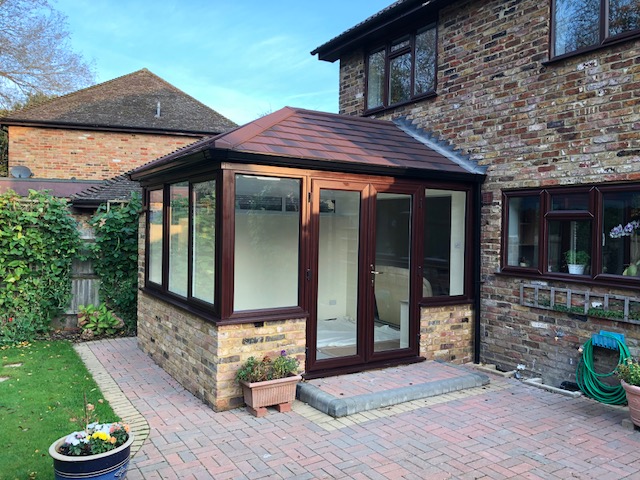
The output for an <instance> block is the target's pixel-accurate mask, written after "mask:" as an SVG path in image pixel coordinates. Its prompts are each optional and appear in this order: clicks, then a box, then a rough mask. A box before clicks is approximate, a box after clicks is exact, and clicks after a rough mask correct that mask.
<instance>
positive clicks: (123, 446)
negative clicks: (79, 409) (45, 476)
mask: <svg viewBox="0 0 640 480" xmlns="http://www.w3.org/2000/svg"><path fill="white" fill-rule="evenodd" d="M93 410H94V406H93V405H92V404H90V403H87V402H86V397H85V411H84V421H85V428H84V430H80V431H77V432H73V433H70V434H69V435H66V436H64V437H62V438H59V439H58V440H56V441H55V442H53V443H52V444H51V446H50V447H49V455H50V456H51V458H52V459H53V468H54V476H55V480H67V479H69V480H70V479H78V478H83V479H99V480H111V479H114V480H115V479H119V478H125V477H126V473H127V468H128V466H129V459H130V457H131V444H132V443H133V433H131V431H130V429H129V426H128V425H126V424H124V423H120V422H115V423H98V422H92V423H88V422H90V420H89V419H90V417H91V416H92V412H93Z"/></svg>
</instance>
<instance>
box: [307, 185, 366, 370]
mask: <svg viewBox="0 0 640 480" xmlns="http://www.w3.org/2000/svg"><path fill="white" fill-rule="evenodd" d="M359 233H360V192H348V191H339V190H321V191H320V229H319V251H318V306H317V316H316V318H317V336H316V358H317V359H318V360H322V359H329V358H336V357H344V356H350V355H356V353H357V339H358V323H357V318H358V274H359V272H358V252H359V243H360V239H359Z"/></svg>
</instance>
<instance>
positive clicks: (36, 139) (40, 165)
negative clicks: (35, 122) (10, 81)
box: [9, 126, 198, 180]
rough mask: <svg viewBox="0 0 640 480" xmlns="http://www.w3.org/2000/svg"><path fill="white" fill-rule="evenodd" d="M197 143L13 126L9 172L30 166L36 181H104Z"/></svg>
mask: <svg viewBox="0 0 640 480" xmlns="http://www.w3.org/2000/svg"><path fill="white" fill-rule="evenodd" d="M196 140H198V138H195V137H187V136H178V135H155V134H139V133H119V132H92V131H87V130H64V129H56V128H35V127H17V126H11V127H9V168H11V167H14V166H18V165H24V166H27V167H29V168H30V169H31V171H32V172H33V175H34V178H60V179H69V178H72V177H75V178H76V179H78V180H104V179H108V178H112V177H115V176H117V175H120V174H122V173H125V172H127V171H129V170H131V169H133V168H135V167H137V166H140V165H144V164H145V163H148V162H150V161H152V160H155V159H156V158H158V157H161V156H163V155H166V154H167V153H171V152H173V151H175V150H177V149H178V148H182V147H184V146H186V145H188V144H190V143H193V142H194V141H196Z"/></svg>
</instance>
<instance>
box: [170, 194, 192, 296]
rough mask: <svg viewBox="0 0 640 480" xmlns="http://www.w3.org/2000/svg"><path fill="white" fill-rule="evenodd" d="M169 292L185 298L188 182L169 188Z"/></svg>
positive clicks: (187, 251) (187, 252)
mask: <svg viewBox="0 0 640 480" xmlns="http://www.w3.org/2000/svg"><path fill="white" fill-rule="evenodd" d="M169 202H170V203H169V290H170V291H171V292H173V293H177V294H178V295H182V296H184V297H186V296H187V287H188V284H187V275H188V272H187V265H188V263H187V262H188V254H189V182H180V183H174V184H173V185H171V186H170V187H169Z"/></svg>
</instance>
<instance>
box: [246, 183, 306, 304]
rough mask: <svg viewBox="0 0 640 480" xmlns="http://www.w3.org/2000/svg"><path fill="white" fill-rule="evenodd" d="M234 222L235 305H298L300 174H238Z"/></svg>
mask: <svg viewBox="0 0 640 480" xmlns="http://www.w3.org/2000/svg"><path fill="white" fill-rule="evenodd" d="M274 198H279V199H280V201H279V205H280V209H279V210H276V209H275V208H274V207H273V205H274ZM247 199H248V202H249V205H253V206H255V208H250V209H247V208H244V205H246V204H247V203H246V201H247ZM235 223H236V230H235V258H234V266H235V275H234V310H235V311H240V310H256V309H264V308H277V307H291V306H296V305H298V256H299V238H300V180H295V179H290V178H277V177H255V176H251V175H236V218H235Z"/></svg>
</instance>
